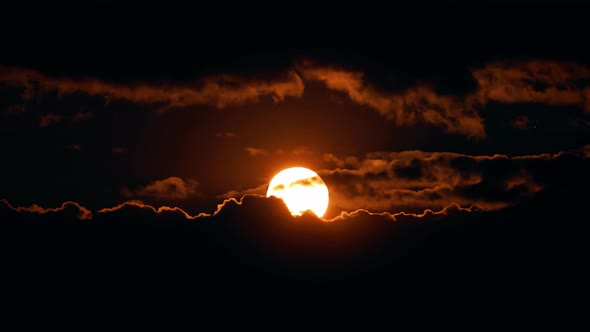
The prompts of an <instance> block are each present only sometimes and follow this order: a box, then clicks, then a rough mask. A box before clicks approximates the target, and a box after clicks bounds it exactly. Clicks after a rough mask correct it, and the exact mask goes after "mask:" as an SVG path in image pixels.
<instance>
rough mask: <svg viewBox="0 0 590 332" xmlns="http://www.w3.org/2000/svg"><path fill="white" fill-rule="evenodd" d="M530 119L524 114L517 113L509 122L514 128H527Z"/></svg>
mask: <svg viewBox="0 0 590 332" xmlns="http://www.w3.org/2000/svg"><path fill="white" fill-rule="evenodd" d="M530 122H531V121H530V120H529V118H528V117H526V116H524V115H519V116H518V117H516V118H515V119H514V120H512V121H511V122H510V125H511V126H512V127H514V128H518V129H529V128H530Z"/></svg>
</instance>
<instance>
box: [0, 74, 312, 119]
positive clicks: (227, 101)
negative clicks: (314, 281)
mask: <svg viewBox="0 0 590 332" xmlns="http://www.w3.org/2000/svg"><path fill="white" fill-rule="evenodd" d="M283 76H284V77H281V78H280V79H278V80H276V81H272V82H267V81H256V80H247V79H244V78H241V77H237V76H231V75H217V76H211V77H206V78H204V79H202V80H199V81H198V82H194V83H192V84H184V85H178V84H171V83H164V84H160V85H157V84H148V83H129V84H119V83H111V82H106V81H100V80H97V79H92V78H89V79H72V78H58V77H50V76H46V75H44V74H42V73H41V72H38V71H35V70H32V69H25V68H17V67H6V66H2V67H0V82H3V83H5V84H9V85H15V86H22V87H24V88H25V92H24V93H23V98H25V99H30V98H32V97H33V96H34V95H35V93H36V91H39V90H40V91H45V92H49V91H56V92H57V93H59V94H60V95H67V94H73V93H84V94H87V95H90V96H103V97H105V98H111V99H120V100H127V101H129V102H132V103H138V104H154V105H159V107H160V110H161V111H164V110H167V109H170V108H176V107H187V106H195V105H212V106H215V107H217V108H224V107H226V106H229V105H236V104H242V103H246V102H251V101H256V100H258V98H260V97H263V96H270V97H272V98H273V99H274V100H275V102H279V101H282V100H283V99H284V98H285V97H289V96H292V97H299V96H301V94H302V93H303V83H302V81H301V79H300V78H299V76H298V75H297V74H296V73H295V72H290V73H287V74H286V75H283Z"/></svg>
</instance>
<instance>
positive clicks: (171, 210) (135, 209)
mask: <svg viewBox="0 0 590 332" xmlns="http://www.w3.org/2000/svg"><path fill="white" fill-rule="evenodd" d="M97 213H99V214H103V215H113V216H125V217H142V216H143V217H148V218H149V217H153V216H154V215H155V216H163V217H172V218H174V217H176V218H179V219H187V220H193V219H197V218H201V217H205V216H209V214H206V213H200V214H197V215H195V216H191V215H189V214H188V213H186V212H185V211H184V210H183V209H181V208H179V207H169V206H161V207H159V208H155V207H153V206H152V205H149V204H144V203H142V202H139V201H128V202H124V203H122V204H119V205H117V206H114V207H110V208H103V209H100V210H98V211H97Z"/></svg>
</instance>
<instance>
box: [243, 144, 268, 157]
mask: <svg viewBox="0 0 590 332" xmlns="http://www.w3.org/2000/svg"><path fill="white" fill-rule="evenodd" d="M244 150H245V151H246V152H248V154H249V155H251V156H252V157H256V156H266V155H267V154H268V152H267V151H266V150H264V149H259V148H255V147H253V146H247V147H245V148H244Z"/></svg>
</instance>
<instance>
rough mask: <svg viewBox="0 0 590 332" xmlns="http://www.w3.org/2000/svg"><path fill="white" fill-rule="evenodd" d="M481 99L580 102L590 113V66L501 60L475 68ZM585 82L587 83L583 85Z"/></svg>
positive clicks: (505, 101)
mask: <svg viewBox="0 0 590 332" xmlns="http://www.w3.org/2000/svg"><path fill="white" fill-rule="evenodd" d="M472 73H473V76H474V78H475V79H476V80H477V83H478V86H479V88H478V91H477V93H476V98H477V99H478V100H479V101H480V102H482V103H487V102H488V101H490V100H492V101H497V102H502V103H543V104H549V105H578V106H581V107H582V108H583V109H584V110H585V111H586V112H590V88H589V87H588V86H586V85H587V81H588V79H590V68H588V67H586V66H582V65H579V64H576V63H569V62H555V61H526V62H498V63H492V64H487V65H485V66H484V67H483V68H478V69H473V70H472ZM584 81H586V84H583V83H584Z"/></svg>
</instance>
